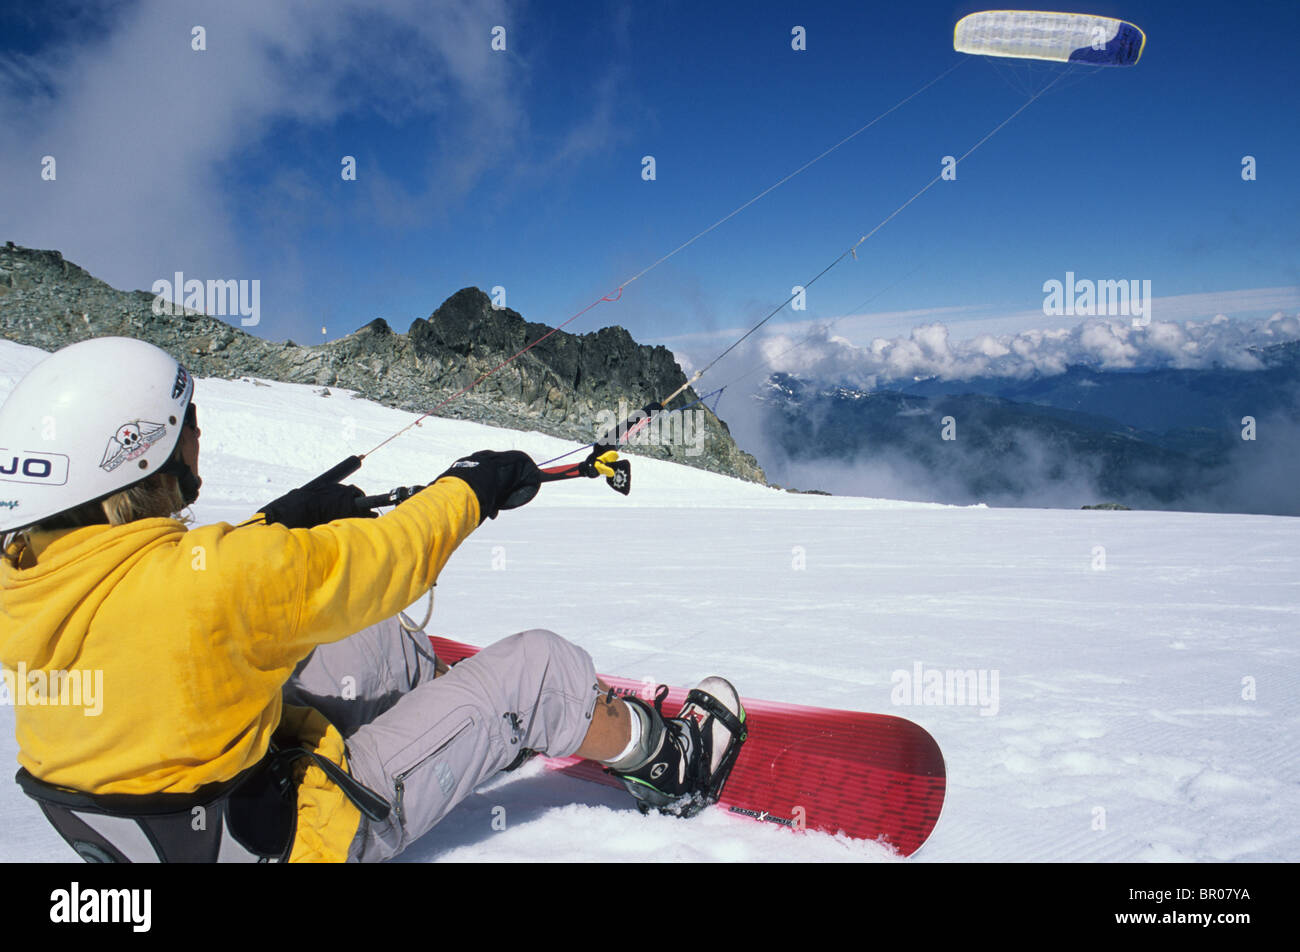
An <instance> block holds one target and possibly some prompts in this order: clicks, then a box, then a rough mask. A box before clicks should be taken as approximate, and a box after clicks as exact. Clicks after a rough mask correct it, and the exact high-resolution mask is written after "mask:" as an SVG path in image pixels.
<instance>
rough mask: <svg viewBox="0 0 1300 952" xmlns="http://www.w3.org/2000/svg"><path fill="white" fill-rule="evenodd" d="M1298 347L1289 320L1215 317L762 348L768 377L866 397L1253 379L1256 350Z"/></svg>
mask: <svg viewBox="0 0 1300 952" xmlns="http://www.w3.org/2000/svg"><path fill="white" fill-rule="evenodd" d="M1293 340H1300V318H1297V317H1296V316H1293V315H1285V314H1282V313H1280V312H1279V313H1277V314H1274V315H1273V316H1272V317H1270V318H1268V319H1267V320H1266V321H1238V320H1232V319H1230V318H1228V317H1225V316H1224V315H1217V316H1216V317H1215V318H1213V319H1212V320H1208V321H1187V322H1185V323H1173V322H1161V321H1153V322H1151V323H1150V324H1149V325H1146V326H1137V327H1135V326H1134V325H1133V323H1132V321H1130V320H1124V319H1110V318H1096V319H1092V320H1088V321H1084V322H1083V323H1081V324H1079V325H1077V326H1075V327H1073V328H1070V329H1055V328H1050V329H1042V328H1038V329H1031V330H1026V331H1021V332H1019V333H1017V334H1014V335H1004V336H994V335H989V334H982V335H980V336H978V337H975V338H973V339H970V340H959V341H954V340H952V339H951V336H950V333H949V328H948V327H947V326H946V325H944V324H940V323H933V324H926V325H922V326H921V327H917V328H913V330H912V332H911V333H910V334H909V335H907V336H906V337H895V338H889V339H887V338H876V339H875V340H873V341H872V342H871V344H870V345H868V346H864V347H858V346H855V345H853V344H849V343H847V342H845V341H844V340H843V339H842V338H838V339H833V338H831V337H830V336H829V335H828V334H827V333H826V332H825V331H823V332H822V333H821V334H820V335H818V334H814V335H812V336H811V337H804V338H791V337H787V336H785V335H775V336H770V337H767V338H765V339H764V340H763V341H762V342H761V344H760V345H759V348H760V354H761V359H762V360H763V362H764V364H765V365H766V368H767V369H768V370H769V371H784V372H786V373H791V374H795V375H797V376H803V377H807V378H811V379H814V380H818V381H825V382H832V381H833V382H838V383H850V384H853V385H856V386H861V387H865V388H873V387H877V386H884V385H886V384H888V383H890V382H894V381H910V380H914V379H923V378H930V377H938V378H940V379H946V380H968V379H970V378H972V377H978V376H1005V377H1018V378H1025V377H1029V376H1031V375H1033V374H1044V375H1052V374H1058V373H1063V372H1064V371H1065V370H1066V368H1067V367H1070V366H1072V365H1082V366H1088V367H1093V368H1096V369H1099V370H1130V369H1136V368H1144V369H1146V368H1160V367H1170V368H1179V369H1193V368H1204V367H1212V366H1222V367H1230V368H1235V369H1239V370H1255V369H1258V368H1259V367H1260V362H1259V360H1258V359H1257V358H1256V357H1255V356H1254V355H1253V354H1252V353H1251V350H1250V348H1252V347H1258V346H1263V345H1268V344H1276V343H1282V342H1285V341H1293Z"/></svg>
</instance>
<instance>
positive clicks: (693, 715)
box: [611, 678, 748, 818]
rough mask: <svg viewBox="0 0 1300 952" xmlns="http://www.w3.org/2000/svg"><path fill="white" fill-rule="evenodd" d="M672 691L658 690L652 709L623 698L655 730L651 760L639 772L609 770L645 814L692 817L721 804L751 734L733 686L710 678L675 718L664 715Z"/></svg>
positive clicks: (642, 703)
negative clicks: (653, 812)
mask: <svg viewBox="0 0 1300 952" xmlns="http://www.w3.org/2000/svg"><path fill="white" fill-rule="evenodd" d="M667 696H668V688H667V687H666V686H664V685H660V686H659V690H658V691H657V692H656V694H655V702H654V707H651V706H650V705H649V704H647V703H646V702H645V701H642V700H641V699H640V698H637V697H624V698H623V700H624V701H625V702H626V703H627V704H632V705H636V706H637V707H639V708H640V709H641V711H642V712H643V713H644V714H645V716H646V722H647V723H648V724H649V725H650V729H651V731H652V734H651V740H650V747H651V749H652V750H653V751H654V753H653V754H652V756H651V757H650V759H649V760H647V761H646V762H645V763H644V764H643V765H642V766H640V767H638V768H637V769H635V770H632V771H628V772H618V771H611V773H613V774H614V776H616V777H618V778H619V779H620V780H622V781H623V785H624V786H625V787H627V790H628V792H629V793H631V794H632V796H633V797H635V798H636V801H637V809H639V810H640V811H641V812H642V813H643V814H645V813H649V812H650V811H651V810H652V809H655V810H658V811H659V812H660V813H662V814H665V815H667V816H677V817H683V818H686V817H692V816H695V815H696V814H698V813H699V812H700V811H701V810H703V809H704V808H705V807H708V806H710V805H712V804H714V803H716V802H717V801H718V798H719V797H720V796H721V795H722V788H723V786H724V785H725V784H726V782H727V777H728V776H729V775H730V774H731V768H732V767H733V766H735V763H736V758H737V756H739V754H740V748H741V746H742V745H743V744H744V742H745V739H746V737H747V736H748V734H747V731H746V727H745V708H744V707H743V706H742V705H741V703H740V697H739V695H738V694H737V693H736V689H735V688H734V687H732V686H731V684H730V682H728V681H726V680H724V679H722V678H706V679H704V680H703V681H701V682H700V683H699V685H697V686H696V688H695V689H694V690H693V691H691V692H690V693H689V694H688V695H687V696H686V703H685V704H684V705H682V709H681V712H680V713H679V714H678V715H677V716H676V717H674V718H671V719H670V718H665V717H664V716H663V702H664V698H666V697H667Z"/></svg>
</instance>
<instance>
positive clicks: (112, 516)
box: [2, 473, 193, 566]
mask: <svg viewBox="0 0 1300 952" xmlns="http://www.w3.org/2000/svg"><path fill="white" fill-rule="evenodd" d="M185 508H186V503H185V497H184V496H182V495H181V487H180V483H179V482H178V481H177V479H176V477H175V476H173V475H171V474H170V473H154V474H153V475H152V476H150V477H149V478H148V479H145V480H142V481H140V482H138V483H136V484H135V485H134V486H128V487H127V488H126V489H123V490H121V491H120V492H115V493H113V495H111V496H109V497H107V498H105V499H101V500H99V501H98V502H86V503H82V504H81V505H80V506H73V507H72V508H71V509H65V510H64V511H63V512H59V513H55V514H54V515H52V516H49V517H47V518H45V519H42V520H41V521H40V522H38V523H35V524H34V525H30V526H27V527H26V528H25V529H18V530H16V531H14V532H10V533H7V534H5V537H4V539H3V543H2V544H3V548H4V555H5V557H6V558H8V559H9V560H10V561H11V562H13V564H14V565H15V566H17V565H19V564H20V562H21V560H22V553H23V550H24V549H26V548H27V541H28V537H29V536H30V534H31V533H33V532H55V531H59V530H64V529H80V528H82V527H84V526H102V525H110V526H121V525H125V524H126V523H128V522H135V521H137V520H139V519H156V518H160V517H161V518H172V519H178V520H179V521H181V522H184V523H186V524H187V525H188V524H189V523H190V522H191V521H193V518H192V517H191V516H190V515H189V513H186V512H184V511H183V510H185ZM15 543H17V548H16V549H11V546H13V545H14V544H15Z"/></svg>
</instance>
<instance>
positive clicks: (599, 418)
mask: <svg viewBox="0 0 1300 952" xmlns="http://www.w3.org/2000/svg"><path fill="white" fill-rule="evenodd" d="M634 412H636V411H635V410H634V409H633V408H632V407H629V406H628V405H627V403H626V401H623V400H620V401H619V403H618V412H617V413H615V412H614V411H613V410H601V411H600V412H599V413H597V414H596V433H597V435H598V438H599V437H603V436H612V437H614V438H615V440H616V442H617V443H618V445H619V446H623V445H626V446H684V447H686V455H687V456H699V455H700V454H701V453H703V452H704V437H705V428H706V427H707V425H708V423H707V421H708V414H707V413H705V411H704V408H703V407H700V408H698V409H695V410H690V409H683V410H658V411H656V412H655V413H652V414H650V415H649V416H648V417H647V416H644V415H643V414H640V413H637V419H635V420H631V421H630V422H629V417H630V416H631V415H632V414H633V413H634Z"/></svg>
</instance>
